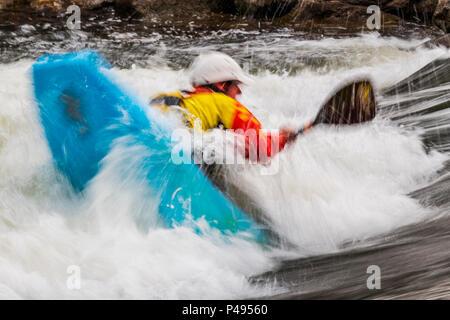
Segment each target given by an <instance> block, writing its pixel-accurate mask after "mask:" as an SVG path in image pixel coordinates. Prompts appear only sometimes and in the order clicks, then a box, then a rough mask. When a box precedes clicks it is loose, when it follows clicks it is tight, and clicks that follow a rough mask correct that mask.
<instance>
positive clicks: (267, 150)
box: [227, 100, 294, 160]
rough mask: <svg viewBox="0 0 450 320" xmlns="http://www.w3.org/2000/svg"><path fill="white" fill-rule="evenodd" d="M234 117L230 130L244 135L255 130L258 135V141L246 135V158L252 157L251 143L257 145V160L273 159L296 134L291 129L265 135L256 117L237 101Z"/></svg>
mask: <svg viewBox="0 0 450 320" xmlns="http://www.w3.org/2000/svg"><path fill="white" fill-rule="evenodd" d="M235 101H236V102H235V108H234V116H233V117H232V119H233V120H232V123H231V125H230V127H229V128H227V129H233V130H243V131H244V134H245V133H249V131H248V130H254V131H253V132H255V133H256V139H250V135H248V134H246V137H245V151H246V152H245V156H246V157H247V158H249V157H250V156H251V152H250V148H251V147H254V146H251V143H256V150H252V151H256V155H257V160H262V159H261V156H262V157H263V158H264V157H273V156H274V155H276V154H277V153H278V152H280V151H281V150H283V149H284V147H285V145H286V143H287V142H288V141H290V137H291V136H292V135H293V134H294V131H293V130H291V129H289V128H283V129H281V130H280V131H279V132H278V134H277V133H264V132H263V128H262V125H261V123H260V122H259V121H258V119H256V117H255V116H254V115H253V114H252V113H251V112H250V111H248V109H247V108H245V107H244V106H243V105H242V104H240V103H239V102H238V101H237V100H235Z"/></svg>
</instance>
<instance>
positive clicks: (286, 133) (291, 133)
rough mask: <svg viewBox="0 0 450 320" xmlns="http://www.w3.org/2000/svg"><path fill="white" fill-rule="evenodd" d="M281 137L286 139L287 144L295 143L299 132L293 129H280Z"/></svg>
mask: <svg viewBox="0 0 450 320" xmlns="http://www.w3.org/2000/svg"><path fill="white" fill-rule="evenodd" d="M280 136H281V137H284V139H285V141H286V142H287V143H290V142H293V141H295V139H296V138H297V132H296V130H295V129H293V128H291V127H283V128H281V129H280Z"/></svg>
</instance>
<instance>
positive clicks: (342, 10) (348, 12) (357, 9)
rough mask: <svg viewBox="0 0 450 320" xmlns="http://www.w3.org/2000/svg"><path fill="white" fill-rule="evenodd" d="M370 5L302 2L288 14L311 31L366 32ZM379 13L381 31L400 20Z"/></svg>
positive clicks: (320, 0)
mask: <svg viewBox="0 0 450 320" xmlns="http://www.w3.org/2000/svg"><path fill="white" fill-rule="evenodd" d="M372 3H373V2H371V1H356V0H353V1H344V0H331V1H326V0H302V1H300V2H299V3H298V4H297V5H296V6H295V8H294V9H293V10H292V11H291V13H289V18H290V19H291V20H293V21H295V22H297V23H300V24H303V25H304V26H305V27H308V28H311V29H312V28H315V27H324V28H336V29H347V30H352V31H356V32H357V31H358V30H359V31H363V30H366V31H367V30H368V27H367V21H368V19H369V17H370V16H371V14H370V13H367V9H368V7H369V6H370V5H372ZM397 5H399V4H397ZM381 13H382V15H381V21H380V22H381V29H384V27H386V26H398V24H399V22H400V20H401V19H400V18H399V17H397V16H395V15H392V14H389V13H386V12H381Z"/></svg>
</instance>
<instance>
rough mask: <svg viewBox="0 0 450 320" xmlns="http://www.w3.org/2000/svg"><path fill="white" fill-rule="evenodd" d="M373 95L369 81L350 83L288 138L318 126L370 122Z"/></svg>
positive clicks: (372, 113) (373, 115)
mask: <svg viewBox="0 0 450 320" xmlns="http://www.w3.org/2000/svg"><path fill="white" fill-rule="evenodd" d="M375 108H376V101H375V94H374V91H373V87H372V84H371V83H370V81H369V80H360V81H355V82H352V83H350V84H348V85H346V86H344V87H343V88H341V89H340V90H338V91H337V92H336V93H335V94H334V95H333V96H332V97H331V98H330V99H329V100H328V101H327V103H325V104H324V105H323V106H322V108H321V109H320V111H319V112H318V114H317V116H316V118H315V119H314V121H312V122H310V123H309V124H308V125H307V126H306V127H304V128H302V129H300V130H299V131H297V132H296V133H295V134H294V135H292V136H291V137H290V139H289V140H290V141H292V140H295V139H296V138H297V137H298V136H299V135H300V134H302V133H304V132H305V131H307V130H309V129H310V128H311V127H312V126H315V125H318V124H331V125H349V124H357V123H362V122H366V121H371V120H372V119H373V118H374V117H375V113H376V112H375Z"/></svg>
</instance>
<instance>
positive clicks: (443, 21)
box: [432, 0, 450, 32]
mask: <svg viewBox="0 0 450 320" xmlns="http://www.w3.org/2000/svg"><path fill="white" fill-rule="evenodd" d="M432 21H433V24H434V25H436V26H438V27H439V28H440V29H442V30H444V31H445V32H450V0H438V3H437V5H436V9H435V10H434V13H433V18H432Z"/></svg>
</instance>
